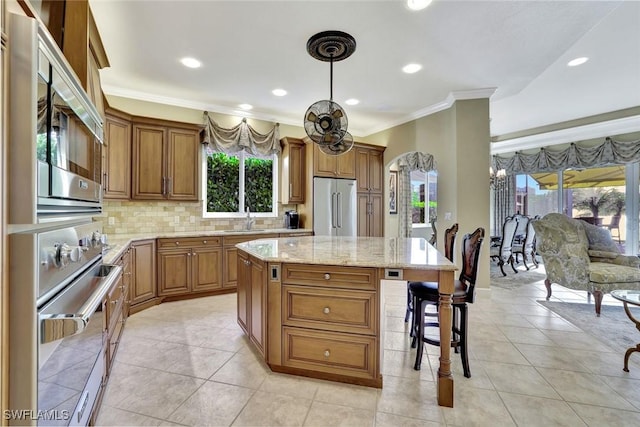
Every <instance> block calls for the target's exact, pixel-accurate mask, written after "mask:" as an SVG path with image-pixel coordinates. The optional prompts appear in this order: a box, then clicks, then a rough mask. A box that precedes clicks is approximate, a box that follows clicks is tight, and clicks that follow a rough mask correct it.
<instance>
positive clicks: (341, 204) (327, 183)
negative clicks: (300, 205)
mask: <svg viewBox="0 0 640 427" xmlns="http://www.w3.org/2000/svg"><path fill="white" fill-rule="evenodd" d="M356 188H357V186H356V180H355V179H338V178H313V231H314V232H315V234H316V236H356V235H357V232H358V211H357V209H358V206H357V195H356Z"/></svg>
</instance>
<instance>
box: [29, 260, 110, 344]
mask: <svg viewBox="0 0 640 427" xmlns="http://www.w3.org/2000/svg"><path fill="white" fill-rule="evenodd" d="M102 268H103V269H108V271H109V273H108V274H107V275H106V276H104V277H101V278H100V280H99V282H98V286H97V287H96V289H95V290H94V291H93V292H92V293H91V295H89V296H88V297H87V298H86V299H85V300H84V303H82V305H81V306H80V307H79V308H77V309H74V307H73V304H72V302H73V300H74V299H76V298H77V297H75V296H74V295H73V289H70V290H69V293H70V295H69V300H70V301H71V303H70V304H69V306H68V309H65V310H58V311H57V312H49V310H47V308H46V307H45V308H44V309H43V310H42V311H41V312H40V313H39V318H40V343H42V344H45V343H48V342H52V341H57V340H59V339H62V338H66V337H69V336H71V335H75V334H78V333H80V332H82V331H83V330H84V329H85V328H86V327H87V325H88V324H89V320H90V318H91V316H92V315H93V313H94V312H95V311H96V310H97V308H98V307H99V306H100V305H101V304H102V301H103V300H104V298H105V297H106V295H107V292H109V289H111V287H112V286H113V284H114V283H115V282H116V281H117V280H118V278H119V277H120V276H121V275H122V267H120V266H118V265H103V266H102ZM80 286H81V285H80ZM64 297H65V295H64V294H62V295H61V298H64ZM62 305H63V306H64V301H63V302H62ZM60 311H64V312H62V313H61V312H60Z"/></svg>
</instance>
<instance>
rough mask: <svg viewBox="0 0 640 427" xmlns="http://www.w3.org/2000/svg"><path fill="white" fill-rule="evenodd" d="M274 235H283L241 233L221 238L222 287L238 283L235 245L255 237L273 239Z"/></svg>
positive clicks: (230, 286) (232, 286)
mask: <svg viewBox="0 0 640 427" xmlns="http://www.w3.org/2000/svg"><path fill="white" fill-rule="evenodd" d="M276 237H283V234H280V235H278V234H275V233H274V234H243V235H241V236H224V237H223V238H222V246H223V250H224V255H223V258H222V260H223V261H222V262H223V265H224V268H223V278H222V287H223V288H229V289H233V288H235V287H236V286H237V284H238V268H239V264H238V249H237V248H236V245H237V244H238V243H242V242H248V241H249V240H255V239H273V238H276Z"/></svg>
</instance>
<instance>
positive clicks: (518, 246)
mask: <svg viewBox="0 0 640 427" xmlns="http://www.w3.org/2000/svg"><path fill="white" fill-rule="evenodd" d="M539 218H540V217H539V216H535V217H533V218H527V217H525V222H526V227H525V234H524V239H523V240H522V242H521V243H515V244H514V245H513V254H514V255H515V257H516V259H515V262H516V263H517V262H519V261H518V255H522V263H523V264H524V267H525V268H526V269H527V270H529V266H528V265H527V260H531V262H533V265H535V267H536V268H538V260H536V230H535V229H534V228H533V220H534V219H539Z"/></svg>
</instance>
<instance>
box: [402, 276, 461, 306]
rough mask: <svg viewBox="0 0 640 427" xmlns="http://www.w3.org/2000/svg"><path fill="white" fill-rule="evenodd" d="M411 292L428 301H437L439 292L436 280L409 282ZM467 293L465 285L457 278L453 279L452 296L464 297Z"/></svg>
mask: <svg viewBox="0 0 640 427" xmlns="http://www.w3.org/2000/svg"><path fill="white" fill-rule="evenodd" d="M409 289H410V290H411V293H413V294H414V295H417V296H418V298H421V299H425V300H428V301H433V302H438V300H439V299H440V293H439V292H438V284H437V283H436V282H409ZM466 295H467V285H465V284H464V283H462V282H461V281H459V280H457V279H456V280H454V281H453V296H454V298H461V297H462V298H464V297H465V296H466Z"/></svg>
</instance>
